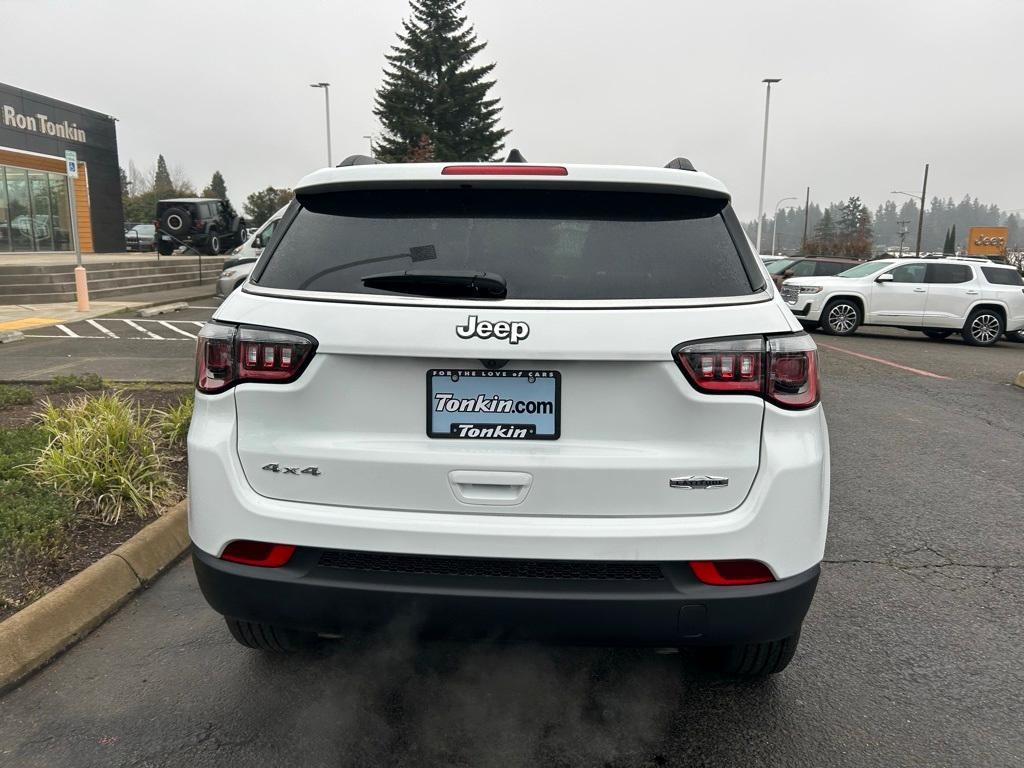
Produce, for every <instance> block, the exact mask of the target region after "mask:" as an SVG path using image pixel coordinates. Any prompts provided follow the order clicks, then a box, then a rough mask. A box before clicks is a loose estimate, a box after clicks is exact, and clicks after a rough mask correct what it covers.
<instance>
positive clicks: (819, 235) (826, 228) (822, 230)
mask: <svg viewBox="0 0 1024 768" xmlns="http://www.w3.org/2000/svg"><path fill="white" fill-rule="evenodd" d="M814 239H815V240H816V241H818V242H819V243H831V242H832V241H833V240H835V239H836V226H835V224H834V223H833V222H832V209H831V208H826V209H825V213H824V214H823V215H822V217H821V221H819V222H818V224H817V225H816V226H815V227H814Z"/></svg>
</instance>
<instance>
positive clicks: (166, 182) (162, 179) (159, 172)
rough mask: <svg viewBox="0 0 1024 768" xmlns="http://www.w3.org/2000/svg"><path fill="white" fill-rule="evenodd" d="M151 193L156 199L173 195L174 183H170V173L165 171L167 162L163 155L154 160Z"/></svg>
mask: <svg viewBox="0 0 1024 768" xmlns="http://www.w3.org/2000/svg"><path fill="white" fill-rule="evenodd" d="M153 191H154V192H156V193H157V197H162V196H165V195H170V194H173V193H174V182H173V181H171V172H170V171H168V170H167V161H166V160H164V156H163V155H159V156H158V157H157V159H156V175H154V176H153Z"/></svg>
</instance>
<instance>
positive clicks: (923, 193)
mask: <svg viewBox="0 0 1024 768" xmlns="http://www.w3.org/2000/svg"><path fill="white" fill-rule="evenodd" d="M889 194H890V195H906V196H907V197H912V198H914V199H915V200H918V201H920V203H921V208H920V210H919V211H918V214H917V258H921V232H922V231H923V229H924V199H925V197H926V196H927V194H928V163H925V164H924V182H923V183H922V184H921V194H920V195H915V194H914V193H913V192H900V191H899V190H898V189H894V190H892V192H890V193H889Z"/></svg>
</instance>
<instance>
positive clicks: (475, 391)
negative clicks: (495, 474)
mask: <svg viewBox="0 0 1024 768" xmlns="http://www.w3.org/2000/svg"><path fill="white" fill-rule="evenodd" d="M445 379H448V380H449V381H450V382H451V384H452V388H453V391H452V392H451V393H445V392H440V391H438V390H437V389H435V384H436V383H437V382H441V381H444V380H445ZM459 382H472V384H469V385H468V386H467V384H466V383H463V384H462V385H461V386H459ZM487 382H492V384H491V385H490V387H488V384H487ZM494 382H501V383H502V384H504V385H505V386H504V387H502V386H501V385H500V384H494ZM549 384H550V385H553V391H550V390H547V386H548V385H549ZM536 385H541V386H540V388H539V389H538V390H536V391H534V392H533V394H534V395H535V396H536V399H535V400H533V401H532V402H534V403H537V404H538V406H537V407H538V408H539V409H540V408H542V406H543V404H544V403H546V402H550V403H551V404H552V410H553V413H551V414H547V413H544V412H539V413H516V412H508V411H502V412H494V411H491V412H481V411H474V412H466V411H462V410H458V411H447V410H442V411H437V410H436V406H437V402H438V400H437V397H436V396H437V395H438V394H442V395H443V394H450V396H451V397H450V399H451V400H454V399H455V397H456V396H458V399H459V400H466V399H472V398H474V397H475V398H477V400H478V402H477V404H478V405H479V398H484V399H485V400H487V399H491V398H494V397H499V398H500V399H502V400H509V399H511V400H512V401H513V407H515V403H516V402H517V401H516V400H515V399H514V398H515V390H520V391H521V392H522V393H528V392H530V388H532V387H533V386H536ZM425 390H426V433H427V437H429V438H431V439H434V440H494V441H496V440H505V441H511V442H520V441H525V440H557V439H558V438H559V437H561V433H562V374H561V373H560V372H559V371H554V370H548V369H544V370H541V369H537V370H532V369H531V370H526V369H523V370H507V371H503V370H490V369H484V368H429V369H427V372H426V386H425ZM458 390H463V391H458ZM466 390H468V391H466ZM502 390H504V391H502ZM442 402H449V399H445V400H443V401H442ZM518 402H521V403H528V402H530V400H529V399H523V398H522V397H520V399H519V400H518ZM506 414H507V418H505V419H501V418H500V417H502V416H505V415H506ZM435 415H438V416H440V421H441V424H442V425H443V424H445V423H447V422H448V420H449V419H450V420H451V421H450V423H448V428H447V429H444V428H435V427H436V426H437V425H436V424H435ZM460 416H461V417H462V418H460ZM549 425H550V428H549ZM463 427H466V428H465V429H463ZM495 428H500V429H495ZM542 428H543V431H541V429H542ZM524 429H525V430H526V431H525V434H523V433H521V432H519V431H518V430H524ZM474 430H476V431H474Z"/></svg>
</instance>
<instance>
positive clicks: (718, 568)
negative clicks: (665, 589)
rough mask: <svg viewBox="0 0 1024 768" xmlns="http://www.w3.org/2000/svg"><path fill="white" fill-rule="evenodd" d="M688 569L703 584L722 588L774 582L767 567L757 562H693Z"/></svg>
mask: <svg viewBox="0 0 1024 768" xmlns="http://www.w3.org/2000/svg"><path fill="white" fill-rule="evenodd" d="M690 568H691V569H692V570H693V575H694V576H696V577H697V578H698V579H699V580H700V581H702V582H704V583H705V584H714V585H716V586H722V587H725V586H740V585H743V584H764V583H765V582H768V581H775V577H774V576H772V572H771V571H770V570H768V566H767V565H765V564H764V563H759V562H758V561H757V560H693V561H691V562H690Z"/></svg>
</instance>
